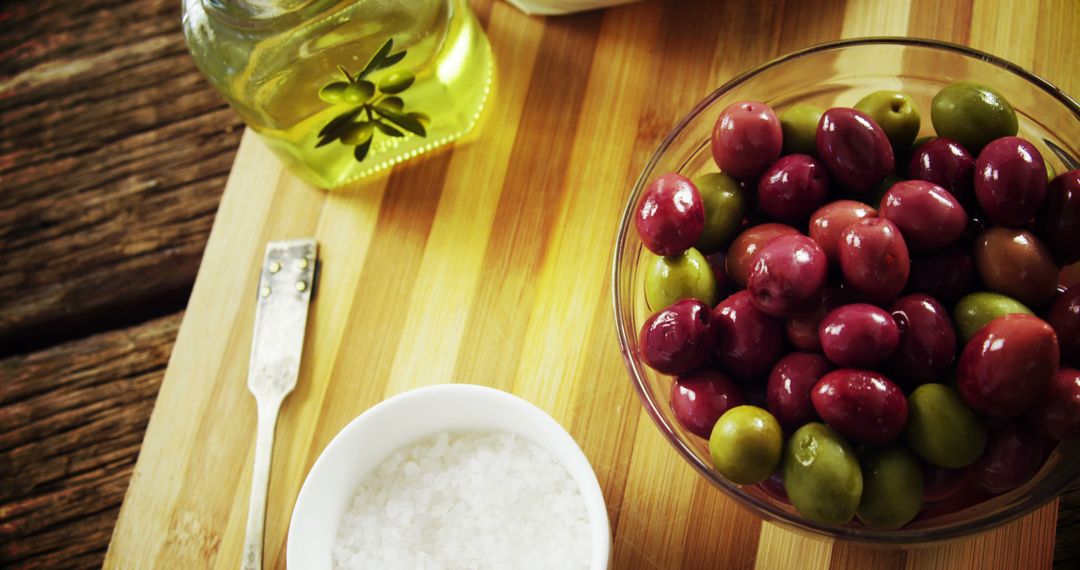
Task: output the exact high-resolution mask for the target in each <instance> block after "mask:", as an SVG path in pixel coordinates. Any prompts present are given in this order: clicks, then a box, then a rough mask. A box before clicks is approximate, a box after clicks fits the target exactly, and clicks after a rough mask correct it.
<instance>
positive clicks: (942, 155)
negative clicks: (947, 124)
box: [907, 137, 975, 204]
mask: <svg viewBox="0 0 1080 570" xmlns="http://www.w3.org/2000/svg"><path fill="white" fill-rule="evenodd" d="M907 174H908V177H909V178H911V179H913V180H925V181H927V182H933V183H934V184H937V185H938V186H941V187H942V188H944V189H945V190H947V191H948V192H949V193H950V194H952V195H953V197H955V198H956V199H957V200H959V201H960V202H962V203H965V204H968V203H970V202H971V200H973V199H974V196H975V194H974V193H975V186H974V183H975V159H974V158H973V157H972V156H971V153H969V152H968V151H967V149H965V148H964V147H963V146H962V145H961V144H960V143H958V142H956V141H954V140H952V139H948V138H945V137H938V138H936V139H933V140H931V141H929V142H927V143H926V144H923V145H922V146H920V147H918V148H917V149H916V150H915V152H914V153H913V154H912V155H911V159H910V160H909V161H908V166H907Z"/></svg>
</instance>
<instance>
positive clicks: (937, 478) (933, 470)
mask: <svg viewBox="0 0 1080 570" xmlns="http://www.w3.org/2000/svg"><path fill="white" fill-rule="evenodd" d="M970 480H971V470H970V469H969V468H967V467H961V468H959V469H948V468H946V467H938V466H937V465H931V464H929V463H927V462H925V461H924V462H923V502H926V503H933V502H936V501H940V500H943V499H947V498H949V497H951V496H953V495H955V494H956V493H957V492H958V491H960V490H961V489H963V488H964V487H965V486H966V485H967V484H968V481H970Z"/></svg>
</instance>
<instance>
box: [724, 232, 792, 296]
mask: <svg viewBox="0 0 1080 570" xmlns="http://www.w3.org/2000/svg"><path fill="white" fill-rule="evenodd" d="M797 233H799V232H798V230H796V229H795V228H793V227H791V226H785V225H784V224H759V225H756V226H752V227H750V228H748V229H747V230H745V231H743V233H741V234H739V235H738V236H736V237H735V240H734V241H732V242H731V246H730V247H728V250H727V262H726V266H727V274H728V277H731V280H732V281H734V282H735V284H736V285H737V286H739V287H746V277H747V274H749V273H750V260H751V259H753V257H754V254H755V253H757V252H758V250H759V249H761V247H762V246H764V245H765V244H766V243H768V242H769V240H771V239H773V238H774V237H776V236H782V235H787V234H797Z"/></svg>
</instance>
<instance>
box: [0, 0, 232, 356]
mask: <svg viewBox="0 0 1080 570" xmlns="http://www.w3.org/2000/svg"><path fill="white" fill-rule="evenodd" d="M0 125H3V127H2V130H3V136H2V137H0V187H2V189H3V191H2V192H0V354H11V353H13V352H19V351H22V350H25V349H26V348H32V347H34V346H40V345H42V344H45V343H47V342H55V341H56V339H57V338H72V337H75V336H78V335H80V334H85V333H86V331H88V330H93V329H94V328H106V327H107V326H109V325H114V324H116V323H124V322H129V321H131V320H132V319H136V318H140V317H141V318H145V313H147V312H151V313H153V312H156V313H157V314H162V313H163V312H172V311H176V310H179V309H181V308H182V307H183V304H184V301H185V300H186V298H187V294H188V291H189V289H190V287H191V283H192V278H193V276H194V274H195V272H196V270H197V268H198V264H199V259H200V257H201V254H202V250H203V247H204V246H205V243H206V236H207V234H208V232H209V229H210V224H211V223H212V222H213V219H214V212H215V209H216V207H217V203H218V200H219V199H220V196H221V191H222V187H223V185H224V181H225V178H226V176H227V174H228V171H229V166H230V164H231V162H232V156H233V153H234V149H235V147H236V144H237V143H238V141H239V137H240V132H241V131H240V129H239V128H238V127H239V126H241V123H240V121H239V119H238V118H237V117H236V116H235V115H234V114H233V113H232V112H231V111H229V110H228V108H227V107H226V106H225V104H224V102H223V101H222V99H221V98H220V97H219V96H218V95H217V94H215V93H214V92H213V91H212V90H211V89H210V88H209V85H208V84H207V83H206V81H205V80H204V79H203V78H202V77H201V76H200V75H199V74H198V72H197V71H196V69H195V66H194V63H193V61H192V59H191V57H190V56H189V55H188V54H187V50H186V48H185V45H184V39H183V35H182V33H181V31H180V2H178V1H177V0H139V1H116V0H112V1H108V0H83V1H80V2H77V3H74V4H73V3H71V2H60V1H42V2H37V1H14V2H4V3H3V5H2V6H0Z"/></svg>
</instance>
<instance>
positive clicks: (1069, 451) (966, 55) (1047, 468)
mask: <svg viewBox="0 0 1080 570" xmlns="http://www.w3.org/2000/svg"><path fill="white" fill-rule="evenodd" d="M958 80H969V81H974V82H977V83H982V84H986V85H990V86H992V87H994V88H995V89H997V90H998V91H999V92H1001V93H1002V94H1003V95H1004V96H1005V97H1006V98H1007V99H1008V100H1009V101H1010V102H1011V103H1012V105H1013V107H1014V108H1015V109H1016V113H1017V115H1018V117H1019V119H1020V133H1019V135H1020V136H1022V137H1024V138H1026V139H1028V140H1030V141H1032V142H1034V143H1035V144H1036V145H1037V146H1038V148H1039V150H1040V152H1041V153H1042V155H1043V157H1044V159H1045V160H1046V161H1047V162H1048V163H1049V164H1051V165H1052V166H1053V167H1054V169H1055V170H1056V172H1064V171H1065V170H1068V169H1070V168H1077V167H1078V165H1077V164H1076V161H1075V159H1073V158H1072V157H1075V156H1080V105H1078V104H1077V102H1076V101H1074V100H1073V99H1072V98H1070V97H1069V96H1068V95H1066V94H1065V93H1064V92H1062V91H1061V90H1060V89H1058V88H1057V87H1054V86H1053V85H1051V84H1050V83H1048V82H1047V81H1045V80H1043V79H1042V78H1040V77H1037V76H1035V75H1033V74H1031V73H1030V72H1028V71H1025V70H1024V69H1021V68H1020V67H1018V66H1016V65H1013V64H1011V63H1009V62H1007V61H1004V60H1002V59H999V58H997V57H994V56H992V55H989V54H986V53H982V52H979V51H976V50H973V49H970V48H967V47H963V46H958V45H953V44H947V43H942V42H936V41H929V40H920V39H910V38H866V39H858V40H844V41H838V42H832V43H827V44H822V45H819V46H815V47H811V48H807V49H805V50H802V51H798V52H795V53H792V54H790V55H786V56H784V57H781V58H779V59H775V60H773V61H771V62H768V63H766V64H764V65H762V66H760V67H757V68H755V69H753V70H751V71H748V72H746V73H744V74H742V75H740V76H738V77H736V78H734V79H732V80H731V81H729V82H727V83H726V84H724V85H723V86H721V87H720V88H719V89H717V90H716V91H714V92H713V93H712V94H710V95H709V96H708V97H706V98H705V99H704V100H703V101H702V102H701V103H699V104H698V105H697V106H696V107H694V108H693V109H692V110H691V111H690V113H689V114H687V115H686V117H684V118H683V119H682V120H681V121H679V123H678V124H677V125H675V128H674V129H672V131H671V132H670V133H669V134H668V135H667V136H666V137H665V138H664V140H663V142H661V143H660V146H659V147H658V148H657V149H656V152H654V153H653V155H652V158H651V159H650V160H649V162H648V164H646V165H645V168H644V170H643V171H642V172H641V176H640V177H639V178H638V180H637V183H636V184H635V185H634V189H633V192H631V194H630V196H629V198H628V199H627V202H626V208H625V210H624V211H623V216H622V221H621V224H620V226H619V234H618V237H617V239H616V243H615V257H614V263H613V287H614V291H613V301H614V309H615V323H616V328H617V332H618V335H619V346H620V348H621V350H622V353H623V358H624V359H625V361H626V367H627V369H628V371H629V372H630V378H631V380H632V381H633V383H634V387H635V388H636V389H637V391H638V395H639V396H640V398H641V402H642V404H643V405H644V406H645V409H646V410H647V411H648V412H649V415H650V416H652V419H653V421H654V422H655V423H656V426H657V427H658V428H659V429H660V431H661V432H663V434H664V435H665V436H666V437H667V438H668V440H669V441H670V442H671V444H672V445H673V446H674V447H675V449H676V450H678V452H679V453H680V454H681V455H682V456H683V457H684V458H686V460H687V461H689V462H690V464H691V465H692V466H693V467H694V468H695V469H697V470H698V472H700V473H701V475H702V476H704V477H705V478H706V479H708V480H709V481H710V482H712V484H714V485H716V487H718V488H719V489H720V490H721V491H723V492H724V493H727V494H728V495H729V496H731V497H732V498H734V499H735V500H736V501H738V502H739V503H741V504H742V505H743V506H745V507H747V508H749V509H750V510H752V511H753V512H755V513H757V514H758V515H759V516H762V517H764V518H766V519H768V520H771V521H774V522H777V523H780V524H782V525H784V526H786V527H788V528H792V529H794V530H797V531H803V532H809V533H815V534H820V535H825V536H829V537H833V538H839V539H846V540H858V541H864V542H871V543H884V544H916V543H925V542H933V541H939V540H947V539H952V538H956V537H960V536H964V535H969V534H974V533H978V532H981V531H985V530H987V529H989V528H991V527H994V526H996V525H1000V524H1002V523H1005V522H1007V521H1009V520H1012V519H1015V518H1017V517H1019V516H1021V515H1023V514H1025V513H1028V512H1030V511H1032V510H1033V509H1035V508H1037V507H1039V506H1040V505H1043V504H1045V503H1046V502H1048V501H1050V500H1051V499H1053V498H1054V497H1056V496H1058V495H1059V494H1060V493H1061V492H1062V491H1064V490H1065V488H1066V487H1067V486H1068V485H1069V484H1070V483H1071V482H1072V481H1074V480H1075V479H1076V478H1077V476H1078V475H1080V443H1078V442H1077V441H1076V440H1075V439H1074V440H1071V441H1068V442H1063V443H1062V444H1060V445H1059V446H1058V447H1057V448H1056V449H1055V450H1054V451H1053V452H1052V453H1051V454H1050V456H1049V457H1048V459H1047V460H1046V463H1045V464H1044V466H1043V467H1042V469H1041V470H1040V471H1039V473H1038V474H1036V476H1035V477H1034V478H1033V479H1032V480H1031V481H1029V482H1028V483H1027V484H1025V485H1023V486H1022V487H1020V488H1018V489H1016V490H1014V491H1011V492H1009V493H1005V494H1002V495H998V496H995V497H994V498H992V499H990V500H988V501H985V502H982V503H979V504H976V505H973V506H969V507H967V508H965V509H963V510H960V511H957V512H953V513H949V514H944V515H938V516H928V517H924V516H923V515H920V517H919V518H917V519H916V521H915V522H912V523H910V524H909V525H908V526H906V527H905V528H903V529H900V530H875V529H869V528H865V527H862V526H861V525H859V524H858V523H857V522H853V523H849V524H848V525H845V526H831V525H824V524H820V523H816V522H813V521H810V520H807V519H805V518H803V517H801V516H800V515H799V514H798V513H797V512H795V510H794V509H793V508H792V507H791V506H790V505H788V504H787V503H785V502H782V501H779V500H777V499H775V498H773V497H772V496H770V495H769V494H767V493H765V492H764V491H762V490H761V488H760V487H757V486H745V487H742V486H738V485H735V484H733V483H730V482H728V481H727V480H726V479H724V478H723V477H721V476H720V474H718V473H717V472H715V471H714V470H713V468H712V463H711V460H710V457H709V450H708V442H707V441H705V440H704V439H701V438H699V437H697V436H695V435H693V434H691V433H690V432H688V431H687V430H686V429H684V428H683V427H682V426H681V425H680V424H679V423H678V421H676V419H675V417H674V414H673V412H672V411H671V407H670V405H669V393H670V390H671V379H670V377H667V376H663V375H661V374H658V373H656V372H654V371H653V370H651V369H649V368H648V367H646V366H645V365H644V364H643V363H642V361H641V358H640V356H639V353H638V340H637V339H638V331H639V330H640V327H641V325H642V323H643V322H644V321H645V319H646V318H648V316H649V315H650V312H649V310H648V308H647V307H646V305H645V298H644V287H643V283H642V275H643V271H641V268H642V267H643V265H642V264H643V260H644V259H645V258H644V255H643V253H647V252H645V250H644V249H643V247H642V245H641V240H640V239H639V238H638V236H637V232H636V231H635V230H634V227H633V226H634V225H633V211H634V209H635V206H636V204H637V203H638V201H639V200H640V198H641V195H642V193H643V192H644V190H645V187H646V186H647V185H648V183H649V182H650V181H651V180H652V179H653V178H655V177H656V176H658V175H660V174H662V173H665V172H678V173H680V174H683V175H685V176H688V177H694V176H697V175H699V174H702V173H705V172H709V171H715V170H716V166H715V164H714V163H713V160H712V155H711V152H710V149H709V137H710V134H711V131H712V127H713V123H714V121H715V120H716V118H717V117H718V116H719V115H720V112H721V111H722V110H723V109H724V108H725V107H727V106H728V105H730V104H731V103H733V102H736V101H742V100H757V101H762V102H765V103H767V104H769V105H771V106H772V107H773V108H774V109H776V110H777V114H779V113H780V112H782V111H783V110H784V109H785V108H786V107H788V106H790V105H792V104H794V103H797V102H798V103H811V104H815V105H817V106H819V107H822V108H829V107H835V106H845V107H850V106H852V105H854V104H855V103H856V102H857V101H858V100H859V99H860V98H862V96H863V95H866V94H867V93H870V92H871V91H875V90H878V89H897V90H900V91H903V92H905V93H907V94H908V95H910V96H911V97H912V98H914V100H915V102H916V103H917V104H918V106H919V109H920V111H921V114H922V117H923V127H922V132H921V133H920V136H922V135H927V134H930V133H931V132H932V127H931V125H930V120H929V115H930V101H931V99H932V98H933V96H934V94H935V93H936V92H937V91H938V90H940V89H941V88H942V87H944V86H945V85H947V84H949V83H952V82H954V81H958ZM762 389H763V388H762Z"/></svg>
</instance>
